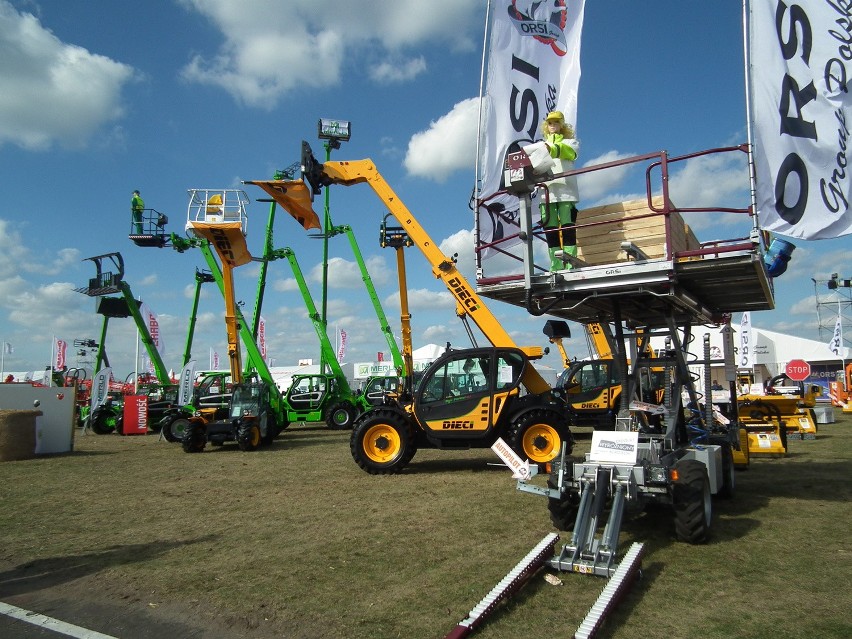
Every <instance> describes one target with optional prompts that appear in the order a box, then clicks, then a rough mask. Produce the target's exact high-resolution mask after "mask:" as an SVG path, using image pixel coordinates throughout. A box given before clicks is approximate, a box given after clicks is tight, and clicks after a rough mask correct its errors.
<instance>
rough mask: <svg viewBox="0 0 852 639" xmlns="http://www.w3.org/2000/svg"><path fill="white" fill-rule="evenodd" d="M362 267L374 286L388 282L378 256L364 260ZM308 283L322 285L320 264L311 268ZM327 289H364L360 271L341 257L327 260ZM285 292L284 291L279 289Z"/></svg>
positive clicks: (383, 266) (351, 262) (386, 274)
mask: <svg viewBox="0 0 852 639" xmlns="http://www.w3.org/2000/svg"><path fill="white" fill-rule="evenodd" d="M364 266H365V268H366V269H367V273H368V274H369V275H370V279H371V280H372V282H373V284H374V285H375V286H382V285H383V284H385V283H387V282H388V279H389V271H388V267H387V264H386V262H385V260H384V259H383V258H382V257H381V256H379V255H373V256H370V257H368V258H367V259H365V260H364ZM308 279H310V281H312V282H317V283H322V263H319V264H317V265H316V266H314V267H313V268H311V271H310V276H309V277H308ZM328 288H335V289H353V288H354V289H359V288H364V280H363V279H362V277H361V269H360V268H359V267H358V264H357V262H355V261H354V260H353V261H350V260H345V259H343V258H342V257H330V258H329V259H328ZM281 290H286V289H281Z"/></svg>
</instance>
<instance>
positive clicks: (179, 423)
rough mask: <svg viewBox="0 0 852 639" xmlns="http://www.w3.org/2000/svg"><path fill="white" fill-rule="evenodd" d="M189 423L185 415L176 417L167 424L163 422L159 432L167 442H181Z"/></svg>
mask: <svg viewBox="0 0 852 639" xmlns="http://www.w3.org/2000/svg"><path fill="white" fill-rule="evenodd" d="M191 424H192V423H191V422H190V421H189V420H188V419H187V418H186V417H177V418H175V419H173V420H172V421H170V422H168V423H167V424H163V428H162V430H161V431H160V432H162V434H163V437H164V438H165V440H166V441H167V442H173V443H174V442H182V441H183V438H184V436H185V435H186V432H187V431H188V430H189V428H190V426H191Z"/></svg>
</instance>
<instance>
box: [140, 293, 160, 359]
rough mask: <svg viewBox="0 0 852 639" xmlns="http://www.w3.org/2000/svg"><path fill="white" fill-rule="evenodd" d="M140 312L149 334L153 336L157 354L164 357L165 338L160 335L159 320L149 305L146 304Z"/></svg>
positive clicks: (152, 339)
mask: <svg viewBox="0 0 852 639" xmlns="http://www.w3.org/2000/svg"><path fill="white" fill-rule="evenodd" d="M139 312H140V313H141V315H142V319H143V320H145V326H147V327H148V332H149V333H150V334H151V341H152V342H154V346H155V347H156V349H157V352H158V353H160V355H162V354H163V351H164V350H165V344H164V343H163V336H162V335H161V334H160V322H159V320H158V319H157V316H156V314H155V313H154V311H152V310H151V309H150V307H149V306H148V305H147V304H144V303H143V304H142V306H141V308H140V309H139Z"/></svg>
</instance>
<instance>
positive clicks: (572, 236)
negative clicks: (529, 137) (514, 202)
mask: <svg viewBox="0 0 852 639" xmlns="http://www.w3.org/2000/svg"><path fill="white" fill-rule="evenodd" d="M541 132H542V136H543V137H544V143H545V144H546V145H547V150H548V151H549V152H550V157H552V158H553V159H554V163H555V165H554V167H553V173H563V172H565V171H570V170H571V169H573V168H574V160H576V159H577V153H578V150H579V148H580V144H579V142H578V141H577V140H576V139H575V138H574V127H572V126H571V125H570V124H566V122H565V116H563V115H562V112H561V111H551V112H550V113H548V114H547V117H546V118H545V119H544V122H543V123H542V125H541ZM540 195H541V198H542V200H541V203H540V204H539V211H540V212H541V226H542V228H544V234H545V238H546V239H547V249H548V252H549V253H550V270H551V271H558V270H567V269H571V268H572V265H571V263H570V262H566V261H564V260H563V259H562V258H561V257H557V252H558V251H561V252H562V253H563V254H564V255H569V256H571V257H577V230H576V229H575V228H574V224H575V222H576V221H577V202H578V200H579V199H580V194H579V190H578V188H577V178H576V176H573V175H571V176H568V177H562V178H558V179H556V180H553V181H551V182H548V183H547V191H542V192H541V194H540Z"/></svg>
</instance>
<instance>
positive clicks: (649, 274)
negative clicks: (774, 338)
mask: <svg viewBox="0 0 852 639" xmlns="http://www.w3.org/2000/svg"><path fill="white" fill-rule="evenodd" d="M531 284H532V286H531V288H530V290H529V291H527V290H526V288H525V285H524V279H523V276H513V278H510V279H501V278H492V279H490V280H489V279H481V280H479V281H478V282H477V292H478V293H479V294H480V295H482V296H483V297H487V298H491V299H495V300H499V301H501V302H506V303H509V304H512V305H514V306H519V307H521V308H526V309H527V310H532V311H533V312H536V313H538V312H541V311H544V312H545V313H546V314H548V315H551V316H553V317H559V318H562V319H566V320H573V321H575V322H580V323H583V324H587V323H593V322H613V321H615V319H616V318H617V317H620V318H621V320H622V321H624V322H626V323H627V324H628V325H633V326H647V327H650V328H656V327H662V326H666V323H667V321H668V319H667V318H674V320H675V321H676V322H677V323H678V324H680V323H708V324H715V323H720V322H722V321H723V319H724V316H725V315H726V314H731V313H738V312H743V311H765V310H771V309H773V308H774V299H773V295H772V289H771V286H770V282H769V278H768V276H767V275H766V271H765V269H764V267H763V262H762V260H761V258H760V256H759V254H757V253H756V252H755V251H749V250H740V251H735V252H729V253H724V254H714V255H704V256H700V257H699V256H694V257H685V258H675V259H674V260H666V259H657V260H646V261H635V262H631V261H626V260H625V261H622V262H613V263H610V264H600V265H596V266H585V267H580V268H575V269H572V270H567V271H556V272H552V273H543V274H540V275H533V276H532V278H531ZM528 304H529V306H528Z"/></svg>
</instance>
